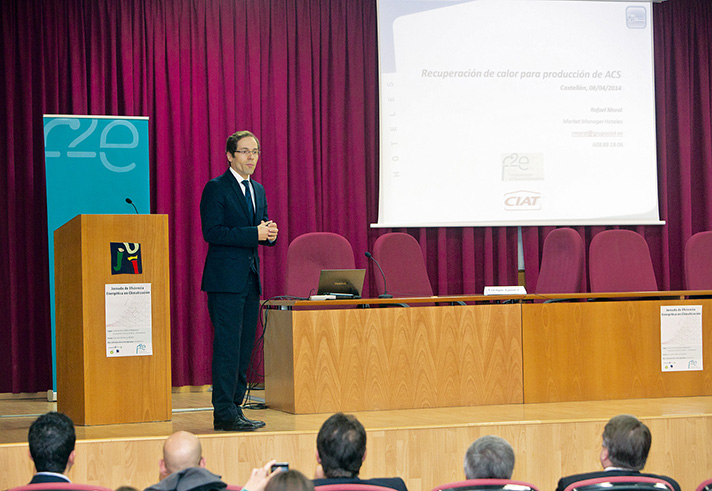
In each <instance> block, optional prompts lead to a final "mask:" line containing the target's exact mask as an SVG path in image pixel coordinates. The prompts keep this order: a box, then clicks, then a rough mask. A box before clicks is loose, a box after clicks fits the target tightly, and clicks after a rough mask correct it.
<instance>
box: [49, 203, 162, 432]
mask: <svg viewBox="0 0 712 491" xmlns="http://www.w3.org/2000/svg"><path fill="white" fill-rule="evenodd" d="M65 227H66V228H67V230H68V232H67V233H66V234H65V233H64V229H65ZM77 231H78V233H77ZM111 242H138V243H140V244H141V252H142V263H143V272H142V274H139V275H112V274H111V251H110V246H109V244H110V243H111ZM55 247H56V254H55V257H57V266H58V268H57V269H58V273H57V281H56V297H57V299H58V301H57V305H58V308H57V348H58V353H59V354H58V366H57V382H58V389H59V390H58V394H57V398H58V408H59V410H60V411H63V412H66V413H67V414H69V415H70V416H71V417H72V419H74V421H75V422H76V423H77V424H88V425H92V424H111V423H127V422H143V421H157V420H168V419H170V417H171V399H170V387H171V374H170V368H171V363H170V291H169V280H168V278H169V276H168V271H169V268H168V217H167V215H80V216H78V217H75V218H74V219H72V220H71V221H70V222H69V223H67V224H65V225H64V226H62V227H61V228H60V229H58V230H57V232H56V233H55ZM77 256H80V257H81V260H80V261H79V260H78V259H77ZM79 271H81V273H79ZM116 283H150V284H151V323H152V335H153V354H152V355H151V356H127V357H111V358H110V357H107V355H106V315H105V294H104V290H105V285H106V284H116ZM64 306H67V308H66V309H65V308H64ZM77 330H78V331H77ZM75 386H76V387H82V388H83V390H82V391H81V394H77V393H75ZM79 397H81V398H82V399H83V400H82V401H81V402H79V401H78V398H79Z"/></svg>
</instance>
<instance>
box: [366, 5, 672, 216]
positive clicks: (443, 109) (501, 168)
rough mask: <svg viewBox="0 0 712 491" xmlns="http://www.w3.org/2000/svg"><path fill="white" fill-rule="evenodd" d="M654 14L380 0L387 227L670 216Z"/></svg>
mask: <svg viewBox="0 0 712 491" xmlns="http://www.w3.org/2000/svg"><path fill="white" fill-rule="evenodd" d="M651 17H652V16H651V6H650V4H649V3H648V2H606V1H565V0H558V1H557V0H554V1H544V0H528V1H527V0H521V1H508V0H474V1H447V0H441V1H418V0H379V53H380V68H381V71H380V103H381V106H380V111H381V114H380V198H379V223H378V224H377V225H376V226H383V227H403V226H458V225H461V226H467V225H494V224H502V225H544V224H562V225H563V224H651V223H660V221H659V214H658V201H657V167H656V143H655V110H654V86H653V61H652V60H653V55H652V26H651V25H650V23H651Z"/></svg>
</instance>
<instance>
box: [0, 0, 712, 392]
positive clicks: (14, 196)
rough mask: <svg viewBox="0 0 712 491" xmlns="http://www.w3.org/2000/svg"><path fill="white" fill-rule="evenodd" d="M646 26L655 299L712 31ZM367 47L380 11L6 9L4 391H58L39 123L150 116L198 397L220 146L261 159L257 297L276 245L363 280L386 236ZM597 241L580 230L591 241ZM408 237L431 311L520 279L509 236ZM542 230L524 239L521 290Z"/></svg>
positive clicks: (108, 1)
mask: <svg viewBox="0 0 712 491" xmlns="http://www.w3.org/2000/svg"><path fill="white" fill-rule="evenodd" d="M655 17H656V19H655V20H656V24H657V25H656V27H655V30H656V38H655V44H656V46H655V49H656V63H658V76H657V90H658V104H659V108H658V128H659V137H660V141H661V143H660V177H661V185H660V196H661V203H662V205H661V206H662V213H663V218H664V219H665V220H667V221H668V225H666V226H665V227H642V228H640V229H639V230H641V231H643V233H644V234H645V236H646V238H647V239H648V241H649V243H650V244H651V249H652V252H653V255H654V261H655V266H656V272H657V273H658V275H659V276H658V278H659V282H660V286H661V288H668V287H675V288H677V287H680V286H681V285H682V283H681V278H680V275H681V274H682V273H681V271H682V267H681V245H682V243H683V242H684V239H685V238H686V237H687V236H689V235H690V234H691V233H693V232H695V231H698V230H702V229H705V228H708V227H709V223H708V222H709V221H710V219H711V217H710V213H709V212H708V211H706V210H707V209H708V208H709V206H710V203H709V201H710V199H709V198H708V195H710V194H711V193H710V192H708V189H709V188H710V184H709V180H707V179H704V176H706V175H707V173H709V166H710V160H712V159H711V158H710V148H709V146H710V121H709V118H710V113H712V110H711V109H712V108H710V83H709V54H708V52H707V49H708V46H709V44H710V41H712V39H710V34H709V32H707V30H706V29H707V27H708V26H710V25H712V22H710V21H712V18H711V17H710V5H708V2H706V1H704V0H696V1H695V0H676V1H675V2H673V1H669V2H666V3H664V4H659V5H656V6H655ZM376 32H377V29H376V4H375V0H360V1H359V0H265V1H254V0H231V1H226V0H99V1H97V0H3V1H2V2H0V40H1V41H2V47H1V48H0V58H1V59H2V66H3V70H2V71H0V88H1V89H2V90H1V91H0V135H2V138H1V139H0V159H1V160H2V162H5V163H6V171H5V173H4V175H5V176H6V179H5V182H4V184H3V185H2V186H0V193H2V194H0V206H2V208H3V209H4V210H5V213H3V214H2V218H1V219H0V220H2V224H1V227H0V239H1V240H2V242H1V244H2V247H0V254H1V256H0V259H1V260H2V264H3V265H4V267H3V274H2V283H0V286H1V287H2V289H3V295H0V298H2V300H1V301H2V304H0V309H2V312H3V313H4V316H3V319H2V320H3V322H2V323H0V337H1V338H2V339H3V340H4V342H3V343H0V392H34V391H39V390H45V389H48V388H50V387H51V361H50V360H51V358H50V346H51V344H50V327H49V322H50V321H49V319H50V315H49V308H50V307H49V300H48V289H49V286H48V276H49V275H48V268H49V265H48V264H47V237H46V235H47V232H46V230H47V225H46V197H45V188H44V155H43V153H44V149H43V128H42V114H44V113H57V114H111V115H147V116H149V118H150V123H149V132H150V135H149V136H150V160H151V166H152V167H151V196H152V212H154V213H164V214H167V215H168V216H169V227H170V263H171V271H170V274H171V327H172V335H171V343H172V346H171V348H172V354H173V357H172V358H173V384H174V385H186V384H190V385H200V384H208V383H210V357H211V339H212V328H211V326H210V321H209V318H208V315H207V308H206V300H205V296H204V294H203V293H202V292H200V276H201V272H202V265H203V260H204V257H205V252H206V245H205V243H204V241H203V239H202V236H201V233H200V219H199V213H198V203H199V200H200V194H201V191H202V188H203V185H204V184H205V182H207V181H208V180H209V179H210V178H212V177H214V176H216V175H218V174H220V173H222V172H223V171H224V170H225V168H226V160H225V155H224V145H225V139H226V138H227V136H228V135H229V134H231V133H232V132H234V131H236V130H238V129H250V130H252V131H254V132H255V133H256V134H257V135H258V136H259V138H260V140H261V143H262V150H263V154H262V158H261V159H260V163H259V166H258V169H257V171H256V174H255V178H256V179H257V180H258V181H260V182H261V183H263V184H264V185H265V187H266V189H267V196H268V200H269V214H270V218H272V219H274V220H276V221H277V223H278V224H279V226H280V238H279V242H278V244H277V246H276V247H273V248H269V249H267V250H264V251H263V252H262V254H263V261H262V263H263V272H262V273H263V283H264V296H265V298H267V297H271V296H275V295H279V294H281V293H282V292H283V285H284V281H283V271H284V266H285V261H286V253H287V246H288V244H289V242H290V241H291V240H292V239H293V238H295V237H297V236H298V235H300V234H303V233H306V232H312V231H331V232H336V233H340V234H342V235H344V236H345V237H346V238H347V239H349V241H350V242H351V244H352V245H353V248H354V252H355V255H356V263H357V266H358V267H364V268H368V269H369V271H371V267H370V265H369V264H368V262H367V260H366V258H365V257H364V256H363V252H365V251H367V250H369V249H370V247H371V246H372V245H373V242H374V241H375V239H376V237H377V236H378V235H379V234H381V233H383V232H385V230H379V229H371V228H370V227H369V224H370V223H374V222H375V221H376V218H377V210H378V196H377V191H378V112H377V110H378V90H377V87H378V77H377V52H376V46H377V44H376ZM440 177H442V178H444V179H447V176H440ZM68 192H71V190H68ZM601 229H602V228H601ZM597 230H598V228H596V229H592V228H585V229H584V228H582V229H581V231H582V233H584V234H585V235H586V238H587V240H588V239H590V237H591V236H592V235H593V234H594V233H595V232H596V231H597ZM406 231H407V232H408V233H411V234H413V235H414V236H415V237H416V238H417V239H418V240H419V242H420V244H421V246H422V248H423V250H424V253H425V256H426V260H427V266H428V272H429V274H430V278H431V281H432V283H433V289H434V291H435V292H436V293H437V294H441V295H442V294H459V293H480V292H482V289H483V287H484V286H485V285H495V284H513V283H515V282H516V281H517V276H516V275H517V254H516V251H517V230H516V228H438V229H408V230H406ZM545 231H546V229H538V228H531V229H525V230H524V243H525V253H526V259H527V276H528V278H531V279H532V281H535V279H536V272H537V267H538V259H539V251H538V249H539V247H540V243H541V242H542V241H543V237H544V233H545ZM370 286H372V284H369V285H367V289H366V291H367V292H368V290H369V287H370ZM255 366H256V367H260V366H261V356H260V355H258V356H257V359H256V360H255Z"/></svg>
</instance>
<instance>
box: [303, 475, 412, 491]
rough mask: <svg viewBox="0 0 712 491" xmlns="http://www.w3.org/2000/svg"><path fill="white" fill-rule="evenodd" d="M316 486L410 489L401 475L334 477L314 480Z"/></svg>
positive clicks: (406, 490) (402, 490)
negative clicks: (364, 485)
mask: <svg viewBox="0 0 712 491" xmlns="http://www.w3.org/2000/svg"><path fill="white" fill-rule="evenodd" d="M312 482H313V483H314V486H323V485H325V484H370V485H371V486H383V487H386V488H392V489H395V490H396V491H408V488H407V487H406V485H405V482H404V481H403V479H401V478H400V477H377V478H374V479H360V478H358V477H334V478H325V479H314V480H312Z"/></svg>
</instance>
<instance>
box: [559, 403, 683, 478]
mask: <svg viewBox="0 0 712 491" xmlns="http://www.w3.org/2000/svg"><path fill="white" fill-rule="evenodd" d="M651 442H652V435H651V434H650V429H648V427H647V426H646V425H645V424H644V423H643V422H642V421H640V420H639V419H638V418H636V417H635V416H631V415H629V414H620V415H618V416H614V417H613V418H611V419H610V420H609V421H608V423H607V424H606V427H605V428H604V429H603V442H602V444H601V454H600V460H601V466H602V467H603V470H602V471H595V472H588V473H585V474H576V475H573V476H568V477H563V478H561V479H560V480H559V485H558V486H557V488H556V490H557V491H564V489H566V487H567V486H568V485H569V484H572V483H574V482H577V481H584V480H587V479H595V478H600V477H609V476H644V477H653V478H657V479H662V480H663V481H667V482H668V483H670V485H671V486H672V487H673V489H674V490H675V491H680V485H679V484H678V483H677V481H675V480H674V479H672V478H671V477H667V476H658V475H655V474H644V473H642V472H640V471H641V470H642V469H643V467H645V462H646V461H647V460H648V452H649V451H650V444H651Z"/></svg>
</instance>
